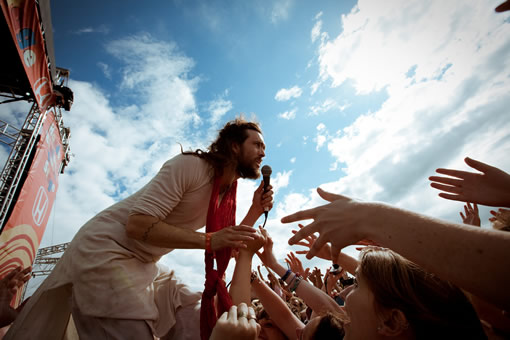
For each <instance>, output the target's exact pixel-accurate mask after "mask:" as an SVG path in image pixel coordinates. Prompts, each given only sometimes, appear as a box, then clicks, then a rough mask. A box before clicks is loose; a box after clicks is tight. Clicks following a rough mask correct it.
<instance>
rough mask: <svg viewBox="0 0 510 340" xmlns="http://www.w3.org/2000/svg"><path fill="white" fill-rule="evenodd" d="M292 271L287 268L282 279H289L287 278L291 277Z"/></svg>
mask: <svg viewBox="0 0 510 340" xmlns="http://www.w3.org/2000/svg"><path fill="white" fill-rule="evenodd" d="M290 273H292V270H290V269H287V271H286V272H285V274H284V275H283V276H282V280H283V281H285V280H287V278H288V277H289V275H290Z"/></svg>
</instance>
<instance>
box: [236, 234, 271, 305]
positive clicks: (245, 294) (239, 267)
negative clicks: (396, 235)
mask: <svg viewBox="0 0 510 340" xmlns="http://www.w3.org/2000/svg"><path fill="white" fill-rule="evenodd" d="M264 243H265V239H264V238H263V237H260V238H257V239H256V240H254V241H251V242H249V243H248V244H247V248H245V249H239V255H238V256H237V260H236V267H235V269H234V274H233V276H232V284H231V286H230V291H229V293H230V296H231V297H232V302H233V303H234V304H235V305H237V304H240V303H242V302H244V303H246V304H247V305H249V304H250V303H251V289H250V276H251V262H252V258H253V255H254V254H255V252H256V251H257V250H259V249H260V247H262V246H263V245H264Z"/></svg>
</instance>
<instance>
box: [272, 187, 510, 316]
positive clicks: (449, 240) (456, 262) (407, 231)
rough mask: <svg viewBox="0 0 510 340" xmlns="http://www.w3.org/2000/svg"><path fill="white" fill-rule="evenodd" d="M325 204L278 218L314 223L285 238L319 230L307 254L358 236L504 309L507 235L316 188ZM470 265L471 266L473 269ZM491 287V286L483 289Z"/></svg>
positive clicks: (507, 303)
mask: <svg viewBox="0 0 510 340" xmlns="http://www.w3.org/2000/svg"><path fill="white" fill-rule="evenodd" d="M318 191H319V195H321V197H322V198H324V199H326V200H328V201H330V202H331V203H330V204H327V205H324V206H320V207H317V208H313V209H309V210H303V211H300V212H297V213H295V214H292V215H289V216H287V217H284V218H283V219H282V222H284V223H288V222H293V221H299V220H302V219H314V222H312V223H310V224H309V225H308V226H306V227H304V228H303V229H301V230H300V231H299V232H297V233H296V235H294V236H293V237H292V238H291V239H290V240H289V244H294V243H296V242H298V241H299V240H301V239H302V238H304V237H306V236H309V235H311V234H312V233H314V232H318V233H319V234H320V236H319V238H318V239H317V240H316V242H315V243H314V245H313V246H312V249H311V250H310V252H309V253H308V255H307V257H309V258H311V257H312V256H313V255H314V254H315V253H316V252H317V251H318V250H320V248H322V246H323V245H324V244H325V243H326V242H331V244H332V247H333V252H336V253H338V252H339V250H340V249H342V248H343V247H344V246H346V245H349V244H354V243H356V242H357V241H359V240H361V239H365V238H366V239H371V240H374V241H375V242H377V243H379V244H381V245H382V246H385V247H388V248H390V249H393V250H394V251H396V252H398V253H399V254H401V255H402V256H405V257H406V258H408V259H409V260H411V261H413V262H415V263H417V264H418V265H420V266H422V267H423V268H425V269H426V270H428V271H430V272H434V273H436V274H437V275H439V276H440V277H441V278H443V279H445V280H448V281H450V282H452V283H454V284H456V285H458V286H459V287H461V288H464V289H466V290H467V291H469V292H471V293H473V294H475V295H477V296H479V297H481V298H484V299H486V300H488V301H489V302H492V303H494V304H495V305H497V306H499V307H500V308H503V309H508V308H510V294H508V287H509V286H510V272H508V271H507V270H506V268H510V257H509V256H508V249H510V233H505V232H499V231H494V230H486V229H481V228H472V227H468V226H464V225H461V224H456V223H449V222H445V221H441V220H438V219H434V218H430V217H427V216H423V215H419V214H416V213H413V212H410V211H406V210H403V209H399V208H396V207H392V206H389V205H385V204H379V203H366V202H357V201H353V200H351V199H350V198H348V197H345V196H341V195H334V194H331V193H328V192H325V191H323V190H322V189H319V190H318ZM473 268H476V270H473ZM487 287H491V289H487Z"/></svg>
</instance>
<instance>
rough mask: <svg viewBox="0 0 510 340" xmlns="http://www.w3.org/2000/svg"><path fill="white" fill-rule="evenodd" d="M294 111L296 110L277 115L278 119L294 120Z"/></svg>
mask: <svg viewBox="0 0 510 340" xmlns="http://www.w3.org/2000/svg"><path fill="white" fill-rule="evenodd" d="M296 111H297V109H292V110H290V111H285V112H282V113H280V114H279V115H278V117H280V118H283V119H287V120H290V119H294V118H296Z"/></svg>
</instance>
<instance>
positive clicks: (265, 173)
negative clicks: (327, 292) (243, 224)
mask: <svg viewBox="0 0 510 340" xmlns="http://www.w3.org/2000/svg"><path fill="white" fill-rule="evenodd" d="M261 172H262V178H263V180H264V192H267V191H268V187H269V182H270V177H271V173H272V172H273V170H271V167H270V166H269V165H264V166H263V167H262V169H261ZM268 212H269V210H268V209H267V207H266V208H264V215H265V219H264V225H263V226H262V228H264V226H265V225H266V221H267V214H268Z"/></svg>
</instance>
